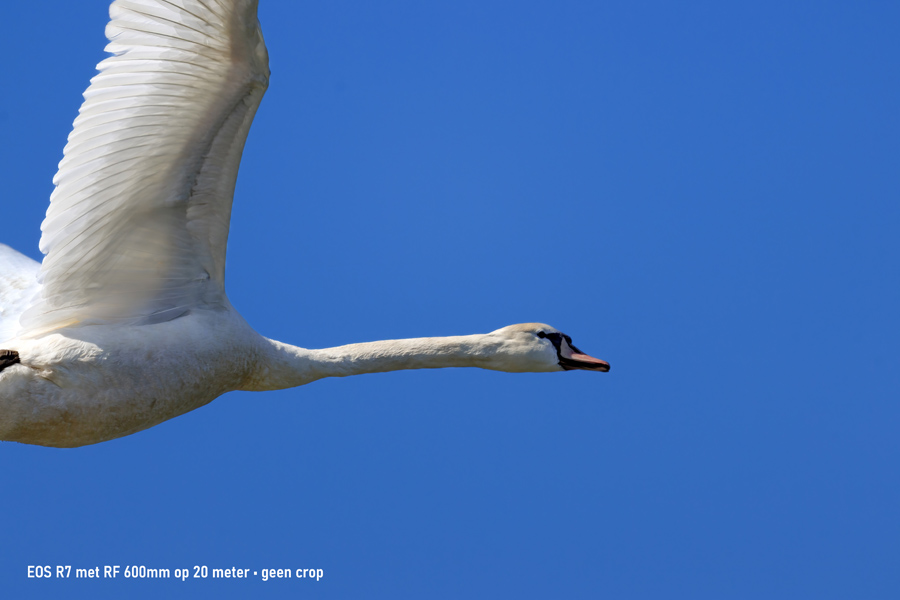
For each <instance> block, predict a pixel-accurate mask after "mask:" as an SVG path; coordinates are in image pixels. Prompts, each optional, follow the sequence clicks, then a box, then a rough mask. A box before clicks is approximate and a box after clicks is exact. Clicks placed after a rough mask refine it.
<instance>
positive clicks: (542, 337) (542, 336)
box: [537, 331, 547, 339]
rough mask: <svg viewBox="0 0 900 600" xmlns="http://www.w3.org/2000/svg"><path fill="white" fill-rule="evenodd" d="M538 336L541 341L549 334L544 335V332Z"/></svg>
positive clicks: (540, 332)
mask: <svg viewBox="0 0 900 600" xmlns="http://www.w3.org/2000/svg"><path fill="white" fill-rule="evenodd" d="M537 336H538V337H539V338H541V339H544V338H545V337H547V334H546V333H544V332H543V331H538V332H537Z"/></svg>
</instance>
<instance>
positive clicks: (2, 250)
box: [0, 244, 41, 349]
mask: <svg viewBox="0 0 900 600" xmlns="http://www.w3.org/2000/svg"><path fill="white" fill-rule="evenodd" d="M40 268H41V265H40V263H37V262H35V261H33V260H31V259H30V258H28V257H27V256H25V255H24V254H19V253H18V252H16V251H15V250H13V249H12V248H10V247H9V246H7V245H5V244H0V344H2V343H3V342H5V341H6V340H9V339H12V338H14V337H16V334H17V333H18V331H19V329H20V327H19V317H20V316H21V315H22V312H24V310H25V309H26V308H27V307H28V306H29V305H30V304H31V302H32V301H33V300H34V298H35V296H36V295H37V293H38V292H39V291H40V285H38V281H37V274H38V269H40ZM0 349H2V348H0Z"/></svg>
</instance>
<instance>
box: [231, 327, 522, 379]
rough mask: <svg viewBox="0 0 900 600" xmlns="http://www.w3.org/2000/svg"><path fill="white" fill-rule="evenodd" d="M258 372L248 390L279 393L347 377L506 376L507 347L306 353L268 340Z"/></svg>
mask: <svg viewBox="0 0 900 600" xmlns="http://www.w3.org/2000/svg"><path fill="white" fill-rule="evenodd" d="M267 342H268V346H267V347H266V348H265V349H264V350H263V355H262V356H261V357H260V363H259V368H258V369H257V371H256V373H255V374H254V376H253V377H251V379H250V381H248V383H247V386H246V387H245V388H244V389H247V390H254V391H262V390H279V389H285V388H290V387H296V386H298V385H303V384H306V383H310V382H312V381H315V380H317V379H322V378H323V377H347V376H349V375H360V374H362V373H384V372H387V371H400V370H403V369H439V368H443V367H481V368H484V369H498V370H507V369H506V368H505V365H504V364H503V361H502V360H501V359H500V357H499V356H498V350H500V349H501V348H502V346H503V345H504V342H503V340H502V339H500V338H498V337H497V336H491V335H490V334H484V335H462V336H452V337H437V338H413V339H407V340H383V341H380V342H366V343H362V344H349V345H347V346H338V347H336V348H325V349H322V350H307V349H304V348H297V347H296V346H291V345H288V344H283V343H281V342H276V341H273V340H267Z"/></svg>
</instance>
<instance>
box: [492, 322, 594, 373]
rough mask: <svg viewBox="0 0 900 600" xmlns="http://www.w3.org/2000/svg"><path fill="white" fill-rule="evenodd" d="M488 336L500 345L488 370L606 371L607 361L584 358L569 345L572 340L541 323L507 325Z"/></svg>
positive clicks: (590, 357) (583, 354)
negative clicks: (494, 361)
mask: <svg viewBox="0 0 900 600" xmlns="http://www.w3.org/2000/svg"><path fill="white" fill-rule="evenodd" d="M488 336H490V337H494V338H496V341H497V342H498V343H499V344H500V349H499V350H498V352H497V354H496V359H497V360H496V362H497V364H496V365H492V366H491V367H489V368H497V369H499V370H502V371H514V372H545V371H572V370H575V369H583V370H586V371H601V372H604V373H605V372H606V371H609V363H608V362H606V361H605V360H600V359H599V358H594V357H593V356H588V355H587V354H585V353H584V352H582V351H581V350H579V349H578V348H576V347H575V346H574V345H572V338H570V337H569V336H567V335H566V334H564V333H562V332H561V331H559V330H557V329H555V328H553V327H550V326H549V325H544V324H543V323H521V324H519V325H510V326H508V327H504V328H502V329H498V330H496V331H492V332H491V333H489V334H488Z"/></svg>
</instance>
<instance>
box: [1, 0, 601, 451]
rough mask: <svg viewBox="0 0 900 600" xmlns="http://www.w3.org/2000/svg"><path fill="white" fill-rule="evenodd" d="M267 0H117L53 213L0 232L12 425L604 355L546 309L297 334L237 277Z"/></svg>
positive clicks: (75, 438)
mask: <svg viewBox="0 0 900 600" xmlns="http://www.w3.org/2000/svg"><path fill="white" fill-rule="evenodd" d="M256 7H257V0H116V1H115V2H113V3H112V6H111V7H110V16H111V21H110V23H109V25H108V26H107V29H106V35H107V37H108V38H109V40H110V44H109V45H108V46H107V50H108V51H109V52H110V53H112V54H113V56H111V57H110V58H107V59H106V60H104V61H103V62H101V63H100V65H98V69H99V74H98V75H97V76H95V77H94V79H93V80H92V81H91V85H90V87H89V88H88V90H87V91H86V92H85V95H84V96H85V101H84V104H83V105H82V107H81V111H80V113H79V116H78V118H77V119H76V120H75V125H74V129H73V131H72V133H71V135H70V136H69V142H68V144H67V146H66V149H65V156H64V158H63V160H62V162H61V163H60V166H59V172H58V173H57V175H56V177H55V178H54V184H55V185H56V189H55V191H54V192H53V194H52V196H51V198H50V208H49V209H48V211H47V217H46V220H45V221H44V223H43V226H42V228H41V229H42V231H43V236H42V238H41V244H40V249H41V251H42V252H43V253H44V254H45V255H46V256H45V258H44V261H43V263H42V264H38V263H36V262H34V261H32V260H31V259H29V258H27V257H25V256H23V255H21V254H19V253H18V252H16V251H14V250H12V249H11V248H9V247H7V246H3V245H0V439H2V440H7V441H18V442H24V443H31V444H41V445H46V446H60V447H69V446H80V445H84V444H92V443H97V442H101V441H104V440H109V439H112V438H116V437H120V436H124V435H128V434H130V433H134V432H136V431H140V430H142V429H146V428H148V427H151V426H153V425H156V424H158V423H161V422H162V421H165V420H167V419H171V418H172V417H175V416H178V415H180V414H183V413H185V412H187V411H190V410H193V409H195V408H198V407H200V406H203V405H204V404H207V403H208V402H210V401H212V400H213V399H215V398H216V397H218V396H219V395H221V394H224V393H225V392H228V391H231V390H274V389H282V388H288V387H293V386H298V385H303V384H305V383H309V382H311V381H315V380H317V379H321V378H323V377H344V376H347V375H356V374H359V373H377V372H383V371H393V370H399V369H429V368H439V367H481V368H484V369H495V370H500V371H513V372H524V371H534V372H537V371H562V370H569V369H590V370H596V371H608V370H609V365H608V364H607V363H606V362H604V361H601V360H598V359H596V358H592V357H590V356H587V355H585V354H583V353H582V352H580V351H579V350H578V349H576V348H575V347H574V346H573V345H572V343H571V339H570V338H569V337H568V336H566V335H563V334H561V333H560V332H558V331H557V330H555V329H553V328H552V327H549V326H547V325H541V324H533V323H532V324H523V325H512V326H509V327H504V328H502V329H498V330H497V331H494V332H491V333H488V334H484V335H467V336H459V337H445V338H420V339H409V340H389V341H381V342H372V343H363V344H351V345H349V346H341V347H338V348H328V349H324V350H306V349H303V348H297V347H294V346H290V345H287V344H283V343H280V342H276V341H273V340H269V339H267V338H265V337H262V336H260V335H259V334H257V333H256V332H255V331H253V329H252V328H251V327H250V326H249V325H248V324H247V323H246V322H245V321H244V320H243V319H242V318H241V316H240V315H239V314H238V313H237V312H236V311H235V310H234V308H232V306H231V304H230V303H229V301H228V298H227V296H226V294H225V288H224V272H225V245H226V240H227V237H228V227H229V219H230V214H231V201H232V195H233V192H234V185H235V180H236V178H237V172H238V165H239V162H240V158H241V153H242V151H243V147H244V141H245V140H246V137H247V132H248V130H249V128H250V123H251V121H252V119H253V115H254V113H255V112H256V109H257V107H258V106H259V103H260V99H261V98H262V95H263V93H264V92H265V90H266V86H267V84H268V78H269V69H268V55H267V53H266V47H265V44H264V42H263V37H262V33H261V32H260V28H259V22H258V21H257V18H256Z"/></svg>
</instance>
